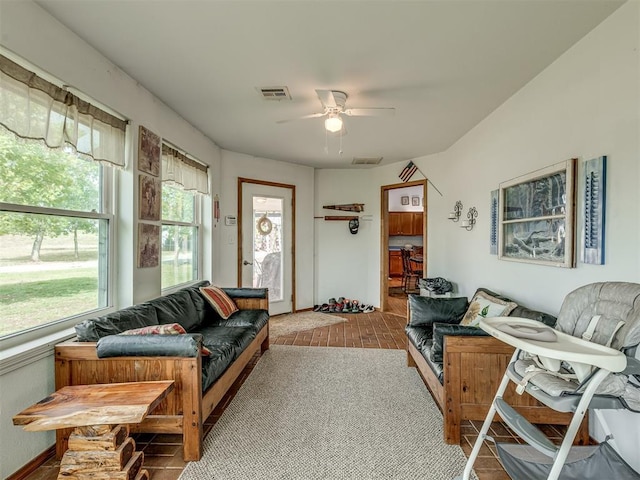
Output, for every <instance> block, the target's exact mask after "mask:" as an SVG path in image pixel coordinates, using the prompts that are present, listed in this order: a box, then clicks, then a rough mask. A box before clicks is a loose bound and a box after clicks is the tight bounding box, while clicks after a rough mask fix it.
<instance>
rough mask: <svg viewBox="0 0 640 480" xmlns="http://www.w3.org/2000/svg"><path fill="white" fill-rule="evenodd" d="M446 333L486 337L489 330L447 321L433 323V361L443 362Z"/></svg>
mask: <svg viewBox="0 0 640 480" xmlns="http://www.w3.org/2000/svg"><path fill="white" fill-rule="evenodd" d="M445 335H465V336H470V337H486V336H487V335H489V334H488V333H487V332H485V331H484V330H482V329H481V328H478V327H468V326H465V325H452V324H446V323H436V324H434V325H433V345H432V347H431V352H432V353H433V361H435V362H440V363H442V360H443V355H444V337H445Z"/></svg>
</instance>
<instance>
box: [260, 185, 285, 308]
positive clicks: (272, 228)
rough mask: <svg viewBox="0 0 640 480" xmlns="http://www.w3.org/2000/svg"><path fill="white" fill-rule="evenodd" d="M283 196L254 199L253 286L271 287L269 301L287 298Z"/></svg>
mask: <svg viewBox="0 0 640 480" xmlns="http://www.w3.org/2000/svg"><path fill="white" fill-rule="evenodd" d="M282 208H283V200H282V199H281V198H271V197H264V196H254V198H253V219H254V235H253V286H254V287H262V288H268V289H269V301H270V302H273V301H279V300H283V287H282V282H283V275H282V250H283V248H282V240H283V239H282Z"/></svg>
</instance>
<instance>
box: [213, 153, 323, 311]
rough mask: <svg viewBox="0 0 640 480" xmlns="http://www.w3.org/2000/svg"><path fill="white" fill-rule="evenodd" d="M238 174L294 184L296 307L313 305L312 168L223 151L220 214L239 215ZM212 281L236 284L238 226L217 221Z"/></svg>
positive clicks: (239, 175)
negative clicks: (215, 255) (216, 240)
mask: <svg viewBox="0 0 640 480" xmlns="http://www.w3.org/2000/svg"><path fill="white" fill-rule="evenodd" d="M238 177H244V178H251V179H257V180H263V181H269V182H276V183H284V184H289V185H295V186H296V239H295V242H296V309H305V308H311V307H313V291H314V287H313V279H314V275H313V270H314V267H313V253H314V252H313V229H314V223H313V191H314V185H313V177H314V170H313V168H311V167H303V166H300V165H293V164H290V163H285V162H279V161H276V160H270V159H266V158H257V157H252V156H250V155H244V154H241V153H235V152H230V151H228V150H222V166H221V182H222V183H221V198H222V199H223V200H222V201H221V202H220V216H221V217H222V218H223V219H224V217H225V216H226V215H235V216H237V215H238V207H237V205H238V202H237V198H238ZM220 223H221V226H220V227H219V228H220V229H221V232H220V243H219V248H218V249H217V253H218V254H219V256H220V257H219V262H218V266H219V268H217V269H216V272H217V273H216V275H215V278H214V281H215V282H216V284H219V285H223V286H226V285H231V286H235V285H237V279H238V271H237V270H238V267H237V258H238V252H237V227H230V226H225V225H224V222H220Z"/></svg>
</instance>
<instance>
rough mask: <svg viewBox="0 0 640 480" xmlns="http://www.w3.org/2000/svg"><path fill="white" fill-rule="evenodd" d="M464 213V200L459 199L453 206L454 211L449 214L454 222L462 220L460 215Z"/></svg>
mask: <svg viewBox="0 0 640 480" xmlns="http://www.w3.org/2000/svg"><path fill="white" fill-rule="evenodd" d="M461 214H462V202H461V201H460V200H458V201H457V202H456V204H455V206H454V207H453V212H451V213H450V214H449V220H451V221H453V222H457V221H458V220H460V215H461Z"/></svg>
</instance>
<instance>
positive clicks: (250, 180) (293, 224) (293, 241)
mask: <svg viewBox="0 0 640 480" xmlns="http://www.w3.org/2000/svg"><path fill="white" fill-rule="evenodd" d="M245 183H251V184H254V185H265V186H267V187H277V188H288V189H289V190H291V313H295V312H296V311H297V309H296V186H295V185H290V184H288V183H277V182H268V181H265V180H257V179H254V178H245V177H238V198H237V201H238V221H237V223H236V225H237V231H238V249H237V252H236V255H237V269H238V270H237V272H238V273H237V277H238V281H237V284H238V287H242V240H243V237H242V186H243V185H244V184H245Z"/></svg>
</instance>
